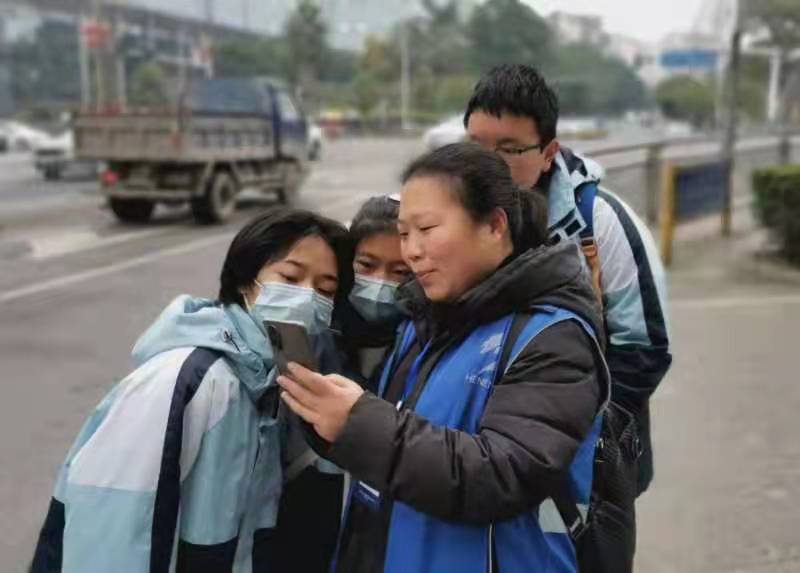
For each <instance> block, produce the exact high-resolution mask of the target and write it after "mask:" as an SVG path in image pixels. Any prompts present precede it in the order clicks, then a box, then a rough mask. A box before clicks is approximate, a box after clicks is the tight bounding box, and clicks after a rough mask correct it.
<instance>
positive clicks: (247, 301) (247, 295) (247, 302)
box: [239, 286, 257, 311]
mask: <svg viewBox="0 0 800 573" xmlns="http://www.w3.org/2000/svg"><path fill="white" fill-rule="evenodd" d="M255 290H256V289H255V287H253V286H251V287H249V288H245V287H242V288H241V289H239V294H241V295H242V300H243V301H244V307H245V310H248V311H249V310H250V308H251V307H252V306H253V304H255V300H256V298H257V293H256V292H255Z"/></svg>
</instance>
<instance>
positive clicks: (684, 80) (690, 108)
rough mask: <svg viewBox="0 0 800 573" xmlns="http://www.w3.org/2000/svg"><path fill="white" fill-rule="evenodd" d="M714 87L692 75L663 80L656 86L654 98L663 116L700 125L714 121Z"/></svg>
mask: <svg viewBox="0 0 800 573" xmlns="http://www.w3.org/2000/svg"><path fill="white" fill-rule="evenodd" d="M714 95H715V94H714V87H713V86H712V85H711V84H710V83H709V82H703V81H700V80H698V79H696V78H694V77H692V76H677V77H674V78H670V79H668V80H664V81H663V82H661V83H660V84H659V85H658V87H657V88H656V100H657V101H658V105H659V107H660V108H661V111H662V112H663V113H664V115H665V116H667V117H670V118H672V119H679V120H685V121H689V122H691V123H692V124H693V125H695V126H698V127H702V126H705V125H709V124H710V123H712V122H713V121H714V102H715V97H714Z"/></svg>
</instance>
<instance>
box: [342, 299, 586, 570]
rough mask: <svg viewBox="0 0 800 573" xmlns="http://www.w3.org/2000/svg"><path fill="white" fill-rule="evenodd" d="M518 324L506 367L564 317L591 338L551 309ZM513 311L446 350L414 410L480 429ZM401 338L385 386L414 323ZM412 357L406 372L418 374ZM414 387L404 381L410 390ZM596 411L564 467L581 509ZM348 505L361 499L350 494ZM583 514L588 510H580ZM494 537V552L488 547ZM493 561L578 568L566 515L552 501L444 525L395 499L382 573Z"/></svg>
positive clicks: (516, 566) (484, 566)
mask: <svg viewBox="0 0 800 573" xmlns="http://www.w3.org/2000/svg"><path fill="white" fill-rule="evenodd" d="M534 311H535V312H534V314H533V316H532V317H531V318H530V320H529V321H528V323H527V324H526V325H525V327H524V328H523V330H522V332H521V333H520V335H519V337H518V338H517V341H516V343H515V344H514V348H513V349H512V351H511V354H510V357H509V361H508V364H511V363H512V362H513V361H514V359H515V358H516V357H517V356H519V354H520V353H521V352H522V351H523V350H524V348H525V347H526V346H527V345H528V343H530V341H531V340H533V339H534V338H535V337H536V336H537V335H538V334H539V333H541V332H542V331H543V330H545V329H546V328H548V327H549V326H552V325H554V324H556V323H559V322H562V321H565V320H575V321H577V322H578V323H579V324H580V325H581V326H582V327H583V328H584V329H585V330H586V332H587V333H588V334H589V335H590V336H591V337H592V338H594V337H595V333H594V330H593V329H592V327H591V326H590V325H589V324H588V323H587V322H586V321H584V320H583V319H581V318H580V317H578V316H577V315H575V314H573V313H571V312H569V311H567V310H564V309H561V308H556V307H551V306H542V307H537V308H536V309H534ZM512 320H513V315H509V316H506V317H503V318H501V319H499V320H497V321H495V322H493V323H491V324H486V325H484V326H481V327H479V328H476V329H475V330H474V331H473V332H472V334H471V335H470V336H469V337H468V338H467V339H466V340H464V341H463V342H462V343H461V344H460V345H459V346H457V347H454V348H453V349H451V350H449V351H448V352H447V353H446V354H445V355H444V356H443V357H442V358H441V359H440V360H439V362H438V364H437V365H436V366H435V367H434V369H433V371H432V372H431V373H430V376H429V377H428V381H427V383H426V385H425V388H424V390H423V391H422V393H421V395H420V396H419V399H418V401H417V404H416V405H415V407H414V411H415V412H416V413H417V414H419V415H421V416H423V417H425V418H426V419H427V420H429V421H430V422H431V423H433V424H435V425H437V426H444V427H448V428H451V429H453V430H460V431H463V432H469V433H473V434H477V432H478V429H479V424H480V420H481V418H482V416H483V412H484V410H485V409H486V404H487V403H488V401H489V398H490V396H491V394H492V387H493V385H494V381H495V380H496V379H497V378H498V377H497V376H496V370H497V367H498V364H497V363H498V361H499V359H500V355H501V353H502V349H503V345H504V344H505V341H506V338H507V336H508V332H509V328H510V327H511V322H512ZM400 332H401V337H402V338H401V341H400V343H399V344H398V345H397V347H396V348H395V351H394V352H393V354H392V356H391V357H390V359H389V361H388V362H387V366H386V368H385V369H384V371H383V374H382V376H381V382H380V394H381V395H383V393H384V392H385V390H386V386H387V384H388V381H389V377H390V376H391V373H392V369H393V364H394V363H395V362H396V361H397V360H398V359H399V358H401V357H402V356H404V355H405V353H406V352H407V351H408V350H409V348H410V347H411V345H412V344H413V342H414V340H415V336H416V335H415V332H414V328H413V327H412V326H411V325H410V324H406V325H405V326H404V327H402V328H401V329H400ZM423 359H424V351H423V354H421V355H420V357H419V358H418V359H417V361H416V362H417V363H416V364H415V365H414V366H412V368H411V371H410V372H409V379H411V378H414V377H416V372H417V370H418V368H417V365H418V364H419V363H421V362H422V360H423ZM413 385H414V380H409V384H408V385H407V388H411V387H413ZM600 426H601V417H600V416H598V417H597V418H596V420H595V423H594V425H593V426H592V430H591V432H590V434H589V436H588V437H587V438H586V440H585V441H584V443H583V444H582V445H581V447H580V449H579V451H578V453H577V455H576V457H575V459H574V460H573V463H572V465H571V467H570V470H569V482H570V487H571V489H572V492H573V495H574V496H575V499H576V500H577V501H578V504H579V509H581V510H583V511H584V512H585V510H586V508H588V503H589V496H590V492H591V486H592V470H593V459H594V450H595V443H596V441H597V439H598V437H599V434H600ZM349 503H359V501H358V500H357V499H355V498H354V497H353V496H351V499H350V502H349ZM584 515H585V513H584ZM492 539H493V540H494V550H493V551H492V550H491V547H492ZM492 559H496V560H497V566H498V567H499V570H500V571H501V572H502V573H517V572H520V573H521V572H526V573H531V572H535V573H551V572H558V573H561V572H564V573H576V572H577V564H576V560H575V550H574V548H573V545H572V542H571V541H570V539H569V537H568V535H567V532H566V528H565V527H564V523H563V520H562V519H561V517H560V515H559V513H558V510H557V509H556V507H555V504H554V503H553V502H552V500H550V499H548V500H546V501H545V502H544V503H542V504H541V505H540V506H539V507H538V508H536V509H535V510H533V511H530V512H528V513H525V514H522V515H519V516H517V517H515V518H513V519H510V520H507V521H502V522H498V523H493V524H491V525H488V526H472V525H464V524H457V523H452V522H446V521H442V520H439V519H435V518H433V517H431V516H429V515H426V514H424V513H421V512H418V511H416V510H414V509H413V508H412V507H410V506H409V505H406V504H404V503H401V502H399V501H395V502H394V504H393V508H392V516H391V521H390V526H389V532H388V541H387V549H386V559H385V562H384V572H385V573H408V572H409V571H414V572H415V573H450V572H452V573H456V572H458V573H485V572H491V571H492Z"/></svg>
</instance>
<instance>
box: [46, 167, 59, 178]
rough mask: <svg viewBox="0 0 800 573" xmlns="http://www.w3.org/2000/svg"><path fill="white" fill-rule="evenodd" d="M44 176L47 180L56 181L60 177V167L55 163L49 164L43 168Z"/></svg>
mask: <svg viewBox="0 0 800 573" xmlns="http://www.w3.org/2000/svg"><path fill="white" fill-rule="evenodd" d="M44 178H45V179H46V180H47V181H58V180H59V179H61V168H60V167H58V166H56V165H50V166H48V167H45V168H44Z"/></svg>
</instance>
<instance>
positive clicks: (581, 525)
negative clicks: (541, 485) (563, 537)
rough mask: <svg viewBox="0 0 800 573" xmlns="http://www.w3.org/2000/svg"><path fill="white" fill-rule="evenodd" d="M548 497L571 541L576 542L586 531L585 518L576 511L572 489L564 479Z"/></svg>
mask: <svg viewBox="0 0 800 573" xmlns="http://www.w3.org/2000/svg"><path fill="white" fill-rule="evenodd" d="M550 497H551V498H552V499H553V502H554V503H555V504H556V508H557V509H558V513H559V514H561V519H562V520H563V521H564V525H565V526H566V527H567V534H568V535H569V538H570V539H572V542H573V543H577V542H578V540H579V539H580V538H581V535H583V533H584V532H585V531H586V520H585V519H584V517H583V515H581V512H580V511H578V505H577V504H576V503H575V496H574V495H572V491H571V490H570V488H569V483H568V482H567V481H566V479H563V480H561V481H560V482H559V484H558V486H557V487H556V488H555V490H554V491H553V492H552V494H551V495H550Z"/></svg>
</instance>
